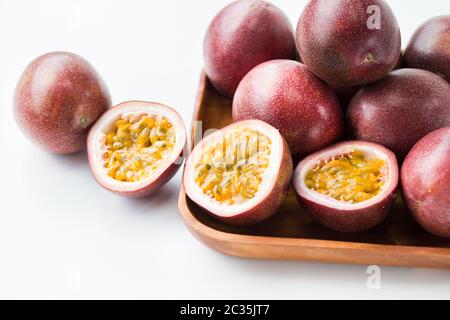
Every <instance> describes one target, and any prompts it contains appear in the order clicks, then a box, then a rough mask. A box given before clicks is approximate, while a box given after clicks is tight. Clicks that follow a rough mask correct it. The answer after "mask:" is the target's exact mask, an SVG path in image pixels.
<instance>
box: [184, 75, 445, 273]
mask: <svg viewBox="0 0 450 320" xmlns="http://www.w3.org/2000/svg"><path fill="white" fill-rule="evenodd" d="M197 121H201V123H202V125H201V126H194V125H193V126H192V132H191V137H199V136H202V135H203V133H204V132H205V131H206V130H208V129H211V128H216V129H219V128H222V127H224V126H225V125H227V124H229V123H231V122H232V119H231V100H230V99H228V98H225V97H224V96H222V95H220V94H219V93H218V92H217V91H216V90H215V89H214V88H213V86H212V85H211V84H210V83H209V81H208V79H207V77H206V76H205V74H204V73H202V75H201V78H200V84H199V90H198V96H197V101H196V105H195V110H194V116H193V122H192V123H193V124H194V123H196V122H197ZM197 123H198V122H197ZM193 145H194V144H193V141H191V146H193ZM178 207H179V209H180V212H181V215H182V217H183V219H184V222H185V224H186V226H187V227H188V229H189V230H190V231H191V233H192V234H193V235H194V236H195V237H196V238H197V239H199V240H200V241H201V242H203V243H204V244H206V245H207V246H209V247H211V248H213V249H215V250H218V251H220V252H222V253H225V254H228V255H232V256H239V257H245V258H258V259H282V260H304V261H317V262H331V263H348V264H364V265H386V266H403V267H424V268H450V240H448V239H441V238H438V237H435V236H433V235H431V234H429V233H427V232H425V231H424V230H423V229H422V228H420V226H418V225H417V223H416V222H415V221H414V220H413V219H412V218H411V216H410V214H409V212H408V210H407V209H406V208H405V206H404V205H403V203H402V200H401V198H400V197H399V198H398V199H397V201H396V204H395V208H394V210H393V213H392V214H391V215H390V217H389V218H388V219H387V220H386V221H385V222H384V223H383V224H382V225H380V226H378V227H376V228H374V229H372V230H370V231H368V232H365V233H361V234H354V235H349V234H342V233H338V232H334V231H332V230H329V229H327V228H324V227H322V226H321V225H319V224H318V223H316V222H315V221H314V220H313V219H311V218H310V217H309V216H308V215H307V214H306V213H305V212H304V211H303V209H302V208H301V207H300V205H299V204H298V202H297V200H296V198H295V196H294V194H293V192H292V191H290V193H289V195H288V197H287V199H286V201H285V203H284V204H283V205H282V207H281V208H280V212H279V213H278V214H277V215H275V216H274V217H273V218H271V219H270V220H268V221H266V222H264V223H262V224H259V225H257V226H253V227H245V228H243V227H233V226H228V225H225V224H223V223H221V222H219V221H218V220H216V219H215V218H213V217H211V216H210V215H209V214H208V213H206V212H204V211H203V210H202V209H201V208H200V207H198V206H197V205H196V204H195V203H193V202H192V201H191V200H190V199H189V198H188V197H187V196H186V194H185V192H184V190H183V188H181V190H180V194H179V199H178Z"/></svg>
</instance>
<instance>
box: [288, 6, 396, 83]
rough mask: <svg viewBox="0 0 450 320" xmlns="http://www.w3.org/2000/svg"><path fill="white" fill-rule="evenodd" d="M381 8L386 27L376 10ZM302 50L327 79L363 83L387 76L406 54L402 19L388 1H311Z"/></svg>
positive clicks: (301, 28)
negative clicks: (377, 21) (377, 23)
mask: <svg viewBox="0 0 450 320" xmlns="http://www.w3.org/2000/svg"><path fill="white" fill-rule="evenodd" d="M371 6H378V8H380V10H381V11H380V15H381V16H380V18H381V23H380V29H376V28H373V27H372V28H369V27H368V24H370V26H374V24H373V22H374V20H373V19H372V18H371V17H372V16H373V17H375V15H376V14H375V12H374V11H369V12H371V13H367V12H368V9H369V7H371ZM296 42H297V49H298V51H299V52H300V56H301V59H302V61H303V63H304V64H306V65H307V66H308V68H309V69H310V70H311V71H312V72H313V73H314V74H315V75H317V76H318V77H319V78H321V79H322V80H324V81H326V82H328V83H330V84H332V85H337V86H357V85H363V84H367V83H371V82H374V81H377V80H379V79H381V78H383V77H384V76H385V75H386V74H387V73H388V72H389V71H391V70H392V69H393V68H394V66H395V65H396V62H397V60H398V58H399V55H400V50H401V37H400V29H399V26H398V23H397V20H396V18H395V16H394V14H393V12H392V10H391V8H390V7H389V5H388V4H387V3H386V2H385V1H384V0H310V1H309V3H308V4H307V6H306V8H305V10H304V11H303V14H302V15H301V17H300V20H299V21H298V25H297V34H296Z"/></svg>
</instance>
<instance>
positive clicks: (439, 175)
mask: <svg viewBox="0 0 450 320" xmlns="http://www.w3.org/2000/svg"><path fill="white" fill-rule="evenodd" d="M401 183H402V190H403V199H404V200H405V202H406V204H407V205H408V207H409V209H410V210H411V212H412V214H413V216H414V218H415V219H416V221H417V222H418V223H419V224H420V225H422V227H423V228H425V229H426V230H428V231H429V232H430V233H433V234H435V235H437V236H440V237H444V238H450V193H449V190H450V127H446V128H442V129H439V130H437V131H434V132H432V133H430V134H429V135H427V136H426V137H424V138H423V139H421V140H420V141H419V142H418V143H417V144H416V145H415V146H414V147H413V149H412V150H411V152H410V153H409V154H408V156H407V157H406V159H405V162H404V163H403V166H402V171H401Z"/></svg>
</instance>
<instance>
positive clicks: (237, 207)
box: [183, 120, 293, 225]
mask: <svg viewBox="0 0 450 320" xmlns="http://www.w3.org/2000/svg"><path fill="white" fill-rule="evenodd" d="M292 171H293V165H292V158H291V154H290V151H289V147H288V146H287V144H286V141H285V140H284V139H283V137H282V136H281V135H280V133H279V131H278V130H277V129H275V128H274V127H272V126H270V125H269V124H267V123H265V122H263V121H259V120H247V121H241V122H236V123H234V124H232V125H230V126H228V127H225V128H224V129H222V130H219V131H216V132H214V133H212V134H210V135H208V136H207V137H206V138H204V139H203V140H202V141H201V142H200V143H199V144H198V145H197V146H196V147H195V148H194V150H193V151H192V153H191V155H190V156H189V158H188V160H187V161H186V167H185V171H184V177H183V183H184V188H185V190H186V193H187V195H188V196H189V198H190V199H191V200H193V201H194V202H195V203H197V204H198V205H199V206H201V207H202V208H204V209H205V210H206V211H208V212H209V213H210V214H212V215H213V216H215V217H217V218H218V219H220V220H222V221H224V222H226V223H230V224H234V225H251V224H256V223H258V222H261V221H263V220H265V219H267V218H269V217H271V216H273V215H274V214H275V213H276V212H277V210H278V208H279V206H280V205H281V203H282V202H283V200H284V199H285V197H286V195H287V192H288V188H289V184H290V181H291V177H292Z"/></svg>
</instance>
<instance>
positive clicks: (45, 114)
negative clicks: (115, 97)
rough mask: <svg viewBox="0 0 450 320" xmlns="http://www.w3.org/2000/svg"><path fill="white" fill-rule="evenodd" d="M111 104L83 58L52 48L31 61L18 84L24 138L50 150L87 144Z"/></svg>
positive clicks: (73, 149) (74, 148)
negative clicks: (91, 129)
mask: <svg viewBox="0 0 450 320" xmlns="http://www.w3.org/2000/svg"><path fill="white" fill-rule="evenodd" d="M110 106H111V97H110V95H109V92H108V89H107V88H106V86H105V84H104V82H103V80H102V79H101V78H100V76H99V75H98V73H97V72H96V71H95V70H94V68H93V67H92V66H91V65H90V64H89V63H88V62H87V61H86V60H84V59H83V58H82V57H80V56H78V55H75V54H73V53H68V52H50V53H47V54H45V55H42V56H40V57H38V58H37V59H35V60H33V61H32V62H31V63H30V64H29V65H28V66H27V68H26V69H25V71H24V72H23V74H22V76H21V78H20V80H19V83H18V84H17V86H16V91H15V97H14V115H15V119H16V122H17V125H18V126H19V128H20V129H21V130H22V132H23V133H24V134H25V136H26V137H27V138H28V139H29V140H31V141H32V142H34V143H35V144H37V145H38V146H39V147H41V148H42V149H44V150H46V151H49V152H52V153H61V154H66V153H73V152H77V151H81V150H84V149H85V148H86V139H87V134H88V132H89V129H90V127H91V125H92V124H93V123H94V122H95V121H96V120H97V119H98V118H99V117H100V116H101V115H102V114H103V112H105V111H106V110H107V109H108V108H109V107H110Z"/></svg>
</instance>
